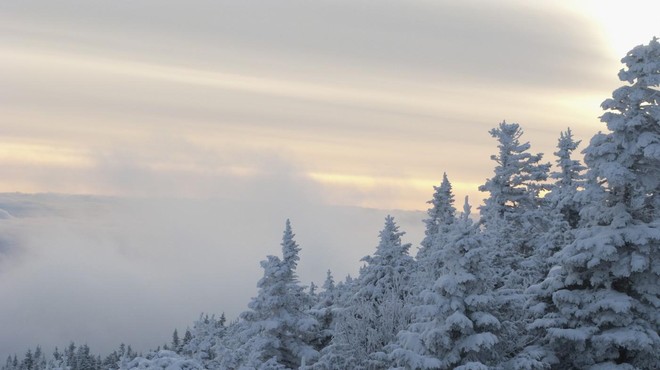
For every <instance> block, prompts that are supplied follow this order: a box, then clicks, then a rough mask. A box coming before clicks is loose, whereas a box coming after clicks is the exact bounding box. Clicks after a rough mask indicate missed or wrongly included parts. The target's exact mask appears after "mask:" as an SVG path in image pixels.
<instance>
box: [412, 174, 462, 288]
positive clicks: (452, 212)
mask: <svg viewBox="0 0 660 370" xmlns="http://www.w3.org/2000/svg"><path fill="white" fill-rule="evenodd" d="M433 189H435V192H434V194H433V199H431V200H430V201H428V202H427V203H430V204H431V205H432V206H431V208H429V209H428V211H427V214H428V218H426V219H424V224H425V225H426V230H425V237H424V240H422V242H421V243H420V244H421V248H420V249H419V251H418V252H417V256H416V262H417V264H416V265H417V267H416V273H417V276H416V277H415V280H416V281H415V284H414V286H413V292H414V293H415V294H417V293H419V291H420V290H421V289H423V287H424V286H425V285H427V284H431V283H432V282H434V281H435V280H436V279H437V278H438V276H437V272H438V271H440V269H441V267H442V264H443V261H442V258H439V256H440V254H441V252H442V251H441V249H442V247H443V246H444V244H445V238H444V236H445V235H446V234H447V231H448V230H449V227H450V225H451V224H452V223H454V221H455V220H456V209H455V208H454V194H453V193H452V187H451V183H450V182H449V179H448V178H447V174H446V173H444V174H443V175H442V183H441V184H440V186H434V187H433Z"/></svg>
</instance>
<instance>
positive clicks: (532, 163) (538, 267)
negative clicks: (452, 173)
mask: <svg viewBox="0 0 660 370" xmlns="http://www.w3.org/2000/svg"><path fill="white" fill-rule="evenodd" d="M490 134H491V136H492V137H494V138H495V139H497V141H498V149H499V153H498V154H497V155H492V156H491V159H492V160H494V161H495V162H496V163H497V166H496V167H495V170H494V176H493V177H492V178H490V179H488V180H487V181H486V183H485V184H484V185H482V186H480V187H479V190H480V191H484V192H488V193H489V196H488V198H486V199H485V201H484V205H483V206H481V207H480V210H481V223H482V225H483V226H484V235H483V236H484V240H485V243H486V244H487V245H488V248H487V251H488V253H489V258H490V261H491V264H492V267H493V273H494V284H495V285H494V286H495V295H494V296H495V303H494V307H493V312H494V313H495V314H496V317H497V318H498V319H499V320H500V323H501V325H502V328H501V330H500V331H499V337H500V341H499V343H498V344H497V348H496V352H497V353H498V355H499V356H500V359H499V361H507V360H508V359H511V358H513V357H514V356H515V355H516V354H518V353H519V352H520V350H521V349H522V348H524V347H525V346H527V345H528V342H529V340H530V338H528V336H527V333H525V328H526V326H527V324H528V323H529V322H528V321H529V319H530V318H529V317H528V316H527V313H526V312H525V311H524V308H525V304H526V302H527V300H528V296H527V295H526V294H524V291H525V289H526V288H527V287H528V286H529V285H530V284H533V283H536V282H538V281H540V280H542V278H543V277H544V276H543V273H544V267H545V266H544V265H543V264H541V263H539V260H540V258H541V256H540V253H539V252H540V246H541V245H542V244H543V238H542V237H543V236H544V235H545V232H546V230H547V229H548V225H547V220H546V217H545V215H544V214H543V209H542V208H541V204H542V201H541V198H540V197H539V193H540V192H541V191H542V190H544V189H545V188H546V185H544V184H543V181H545V180H546V179H547V176H548V171H549V168H550V164H549V163H541V160H542V154H531V153H529V149H530V144H529V143H528V142H524V143H521V141H520V139H521V137H522V135H523V131H522V129H521V128H520V126H519V125H518V124H516V123H506V122H502V123H500V124H499V126H498V127H496V128H494V129H492V130H490Z"/></svg>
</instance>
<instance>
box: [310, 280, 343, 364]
mask: <svg viewBox="0 0 660 370" xmlns="http://www.w3.org/2000/svg"><path fill="white" fill-rule="evenodd" d="M322 288H323V291H321V292H320V293H319V294H318V298H317V302H316V304H315V305H314V306H313V307H312V308H311V309H310V310H309V314H310V315H311V316H312V317H314V318H315V319H316V321H317V322H318V323H319V325H318V327H317V332H316V334H315V335H314V339H313V340H312V342H311V344H312V346H313V347H314V349H316V350H317V351H321V350H322V349H323V348H325V347H327V346H328V344H330V340H331V339H332V336H333V333H334V329H333V322H334V314H333V309H334V305H335V300H336V298H337V297H336V295H337V292H336V291H335V289H336V288H335V281H334V278H333V277H332V272H330V270H328V272H327V275H326V279H325V282H324V283H323V286H322Z"/></svg>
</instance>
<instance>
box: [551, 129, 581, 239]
mask: <svg viewBox="0 0 660 370" xmlns="http://www.w3.org/2000/svg"><path fill="white" fill-rule="evenodd" d="M580 143H581V140H578V141H575V139H573V132H571V129H570V128H568V129H567V130H566V131H564V132H562V133H560V135H559V140H558V142H557V151H556V152H554V155H555V157H556V158H557V159H556V161H555V162H556V164H557V170H556V171H553V172H552V173H551V174H550V178H552V179H554V180H555V182H554V183H553V184H552V185H550V187H549V189H550V192H549V193H548V194H547V195H546V196H545V198H544V199H545V200H546V201H548V202H549V204H550V206H551V207H552V208H556V209H558V210H559V212H560V213H561V214H562V216H563V219H564V221H566V222H567V223H568V225H569V226H570V227H571V228H572V229H574V228H576V227H577V226H578V223H579V221H580V208H581V205H580V203H579V201H578V199H576V196H577V193H578V191H579V190H580V189H581V188H582V187H584V181H585V177H584V171H585V170H586V167H585V166H583V165H582V163H580V161H579V160H577V159H573V158H572V154H573V152H574V151H575V150H576V149H577V147H578V146H579V145H580Z"/></svg>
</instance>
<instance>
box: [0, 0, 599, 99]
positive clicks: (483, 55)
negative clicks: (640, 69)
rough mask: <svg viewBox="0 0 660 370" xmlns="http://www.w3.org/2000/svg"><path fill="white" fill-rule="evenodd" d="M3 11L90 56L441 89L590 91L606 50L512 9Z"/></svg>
mask: <svg viewBox="0 0 660 370" xmlns="http://www.w3.org/2000/svg"><path fill="white" fill-rule="evenodd" d="M4 8H5V10H6V11H7V14H13V16H17V17H19V18H24V19H27V20H28V21H29V20H31V21H33V22H34V23H36V24H37V25H38V24H39V22H43V23H44V24H46V25H48V24H49V22H55V23H53V25H54V26H55V28H56V29H57V28H63V29H67V30H68V32H70V33H71V36H70V37H71V38H73V39H75V40H76V42H79V43H82V44H86V45H87V48H88V49H89V50H94V49H96V50H97V51H99V50H103V49H106V50H110V49H112V50H114V51H113V52H116V53H117V54H118V55H121V51H122V50H123V51H124V53H126V54H128V55H134V56H136V57H145V58H150V57H151V58H155V57H157V58H158V60H159V61H167V60H171V61H177V60H180V59H179V58H178V57H177V56H176V54H179V55H181V54H183V55H185V57H186V60H187V62H188V63H200V64H202V65H204V64H206V65H207V66H213V64H212V63H213V62H214V61H215V62H222V63H225V64H240V63H241V62H243V63H246V64H247V65H250V64H253V65H261V67H262V69H263V67H264V66H268V65H270V66H271V67H272V66H275V65H276V64H277V61H276V60H278V59H280V58H282V57H283V59H284V60H286V61H288V64H290V65H291V67H292V68H296V67H297V66H300V68H302V69H303V70H304V69H305V68H309V64H312V65H313V64H315V63H320V65H323V64H330V65H335V66H339V65H343V66H346V67H349V66H359V67H361V68H371V69H372V71H373V70H378V69H379V68H384V69H385V70H384V71H381V72H384V73H386V74H388V75H389V77H390V78H396V77H397V76H408V77H410V76H419V74H420V72H421V71H423V73H424V75H426V77H427V78H431V79H432V80H436V81H437V82H438V83H442V82H447V83H457V82H458V81H461V80H463V81H465V80H469V81H470V82H471V83H477V84H479V85H481V86H484V87H487V86H489V85H491V84H498V85H501V84H502V83H505V84H511V85H524V86H530V85H531V86H536V87H543V88H545V89H547V88H550V87H562V86H564V85H571V86H575V87H586V86H591V87H593V86H595V85H598V83H599V82H598V79H599V78H600V77H601V75H600V72H601V71H602V69H599V68H594V61H596V62H600V63H601V64H605V63H606V60H605V57H604V56H603V55H604V52H603V51H602V50H603V49H604V46H603V40H602V39H601V38H600V36H599V35H597V34H595V33H593V32H591V33H590V31H589V29H590V28H589V27H587V26H585V24H586V23H587V22H588V20H586V19H584V18H580V17H579V16H577V15H575V14H573V13H570V12H568V11H562V10H560V8H557V7H554V8H551V7H547V6H530V5H529V3H527V2H517V1H507V2H494V1H468V2H461V3H458V2H451V1H440V2H424V1H415V2H413V1H407V2H399V1H379V2H377V3H374V2H369V1H337V2H321V3H319V2H308V1H278V2H261V1H241V2H235V1H204V2H197V3H196V5H195V7H190V6H188V4H186V3H185V2H179V1H151V2H150V1H140V2H111V3H104V4H103V5H99V3H80V2H57V3H38V5H37V3H33V4H26V3H25V2H20V3H19V2H14V3H11V4H4ZM25 32H27V31H25ZM95 34H99V38H98V39H95V38H94V36H93V35H95ZM113 34H114V36H113ZM129 35H131V36H132V37H129ZM44 38H47V36H44ZM98 42H100V45H99V44H98ZM95 43H97V45H95ZM66 45H67V44H63V45H62V46H63V47H64V48H66V47H67V46H66ZM149 55H150V56H149ZM241 55H242V56H243V57H248V59H250V57H249V56H250V55H252V57H253V58H255V59H256V58H259V59H261V60H247V61H246V60H241ZM237 56H238V57H237ZM269 56H272V57H274V59H275V60H274V61H273V63H269ZM232 61H233V62H232ZM285 64H286V63H285ZM281 67H282V68H283V70H282V71H285V70H286V67H285V66H281ZM277 68H279V67H276V69H275V70H277ZM388 70H389V73H388V72H387V71H388ZM577 79H579V81H580V82H579V84H576V80H577Z"/></svg>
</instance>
